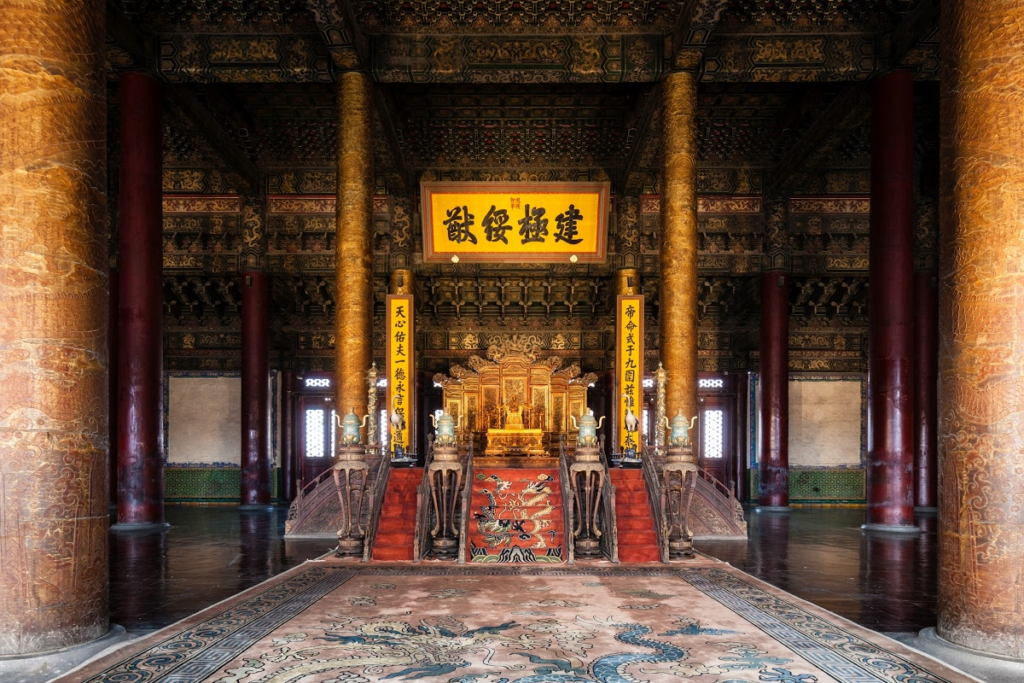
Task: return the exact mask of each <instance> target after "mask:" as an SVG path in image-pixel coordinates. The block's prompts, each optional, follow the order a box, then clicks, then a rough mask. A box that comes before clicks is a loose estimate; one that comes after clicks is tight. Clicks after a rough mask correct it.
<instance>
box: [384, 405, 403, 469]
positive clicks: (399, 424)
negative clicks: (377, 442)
mask: <svg viewBox="0 0 1024 683" xmlns="http://www.w3.org/2000/svg"><path fill="white" fill-rule="evenodd" d="M398 398H399V397H398V396H395V397H393V398H392V399H391V417H390V418H388V419H389V421H390V422H391V426H392V427H394V428H395V438H394V448H393V449H392V452H393V454H394V455H393V459H394V460H404V459H405V448H404V447H403V446H402V432H403V431H405V418H404V417H403V416H402V414H401V413H400V412H398V408H397V406H395V401H397V400H398Z"/></svg>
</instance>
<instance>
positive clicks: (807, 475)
mask: <svg viewBox="0 0 1024 683" xmlns="http://www.w3.org/2000/svg"><path fill="white" fill-rule="evenodd" d="M759 475H760V472H759V471H758V470H756V469H752V470H750V476H749V477H748V478H747V481H749V482H750V500H752V501H756V500H757V485H758V480H759V478H760V477H759ZM866 491H867V489H866V484H865V480H864V470H838V469H836V470H800V469H791V470H790V471H789V502H791V503H863V502H865V500H866V495H867V493H866Z"/></svg>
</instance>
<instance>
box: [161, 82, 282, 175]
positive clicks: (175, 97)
mask: <svg viewBox="0 0 1024 683" xmlns="http://www.w3.org/2000/svg"><path fill="white" fill-rule="evenodd" d="M164 100H165V101H166V102H167V103H168V104H170V105H172V106H173V107H175V108H176V109H178V111H180V112H181V113H182V115H183V116H184V117H185V119H186V120H187V121H189V122H191V123H192V125H193V126H195V129H196V131H197V132H198V133H199V134H200V135H202V136H203V137H205V138H206V140H207V141H208V142H209V143H210V145H212V146H213V149H214V151H216V152H217V153H218V154H219V155H220V156H221V158H222V159H223V160H224V162H225V163H226V164H227V165H228V166H229V167H230V168H231V169H232V170H234V171H235V172H236V173H238V175H240V176H241V177H242V180H244V181H245V183H246V184H247V185H249V189H250V191H251V192H253V193H256V194H260V193H262V191H263V188H262V187H261V185H260V173H259V169H258V168H257V167H256V164H255V163H253V161H252V160H251V159H250V158H249V155H248V154H246V153H245V151H244V150H242V148H241V147H239V146H238V143H236V142H235V139H234V138H233V137H231V134H230V133H228V131H227V130H226V129H225V128H224V127H223V126H222V125H221V124H220V122H219V121H217V119H216V118H215V117H214V116H213V114H211V113H210V111H209V110H208V109H207V108H206V106H205V105H204V104H203V103H202V102H201V101H200V100H199V98H198V97H197V96H196V94H195V93H194V92H192V91H191V90H189V88H188V86H185V85H180V84H174V83H167V84H165V85H164Z"/></svg>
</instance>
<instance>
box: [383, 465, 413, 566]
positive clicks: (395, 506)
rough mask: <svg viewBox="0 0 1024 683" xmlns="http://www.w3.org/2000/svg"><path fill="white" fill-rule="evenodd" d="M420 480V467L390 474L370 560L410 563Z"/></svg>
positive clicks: (394, 470)
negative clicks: (405, 561) (417, 489)
mask: <svg viewBox="0 0 1024 683" xmlns="http://www.w3.org/2000/svg"><path fill="white" fill-rule="evenodd" d="M422 480H423V468H422V467H408V468H405V467H401V468H395V469H393V470H391V476H389V477H388V489H387V491H385V492H384V505H383V506H382V507H381V510H380V520H379V522H378V524H377V537H376V539H375V540H374V543H373V555H372V557H373V559H375V560H412V546H413V539H414V536H415V534H414V530H413V523H414V520H415V519H416V487H417V486H419V484H420V482H421V481H422Z"/></svg>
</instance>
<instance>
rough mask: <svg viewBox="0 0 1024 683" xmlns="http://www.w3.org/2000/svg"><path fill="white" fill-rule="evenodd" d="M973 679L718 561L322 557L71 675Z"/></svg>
mask: <svg viewBox="0 0 1024 683" xmlns="http://www.w3.org/2000/svg"><path fill="white" fill-rule="evenodd" d="M384 680H395V681H410V680H420V681H445V682H450V683H471V682H474V683H475V682H479V683H554V682H556V681H558V682H575V681H588V682H592V681H598V682H600V683H626V682H630V683H639V682H644V681H650V682H652V683H656V682H660V681H671V680H692V681H695V683H711V682H712V681H716V682H718V683H869V682H870V683H878V682H882V683H941V682H944V681H947V682H949V683H966V682H967V681H971V680H973V679H970V678H968V677H966V676H964V675H962V674H959V673H957V672H955V671H953V670H951V669H949V668H947V667H945V666H943V665H942V664H940V663H938V662H936V661H934V660H931V659H929V658H927V657H925V656H924V655H920V654H918V653H916V652H914V651H912V650H909V649H907V648H905V647H903V646H902V645H900V644H898V643H896V642H894V641H891V640H889V639H887V638H885V637H883V636H880V635H878V634H876V633H873V632H871V631H868V630H866V629H863V628H861V627H858V626H856V625H854V624H852V623H850V622H848V621H845V620H843V619H841V618H840V617H837V616H835V615H832V614H830V613H828V612H826V611H824V610H821V609H818V608H816V607H814V606H812V605H810V604H808V603H806V602H804V601H802V600H799V599H797V598H795V597H792V596H790V595H788V594H786V593H783V592H781V591H778V590H776V589H774V588H771V587H769V586H767V585H766V584H763V583H761V582H759V581H757V580H756V579H753V578H752V577H750V576H748V575H746V574H744V573H742V572H740V571H738V570H735V569H733V568H731V567H729V566H728V565H726V564H723V563H718V562H714V561H710V560H696V561H693V562H689V563H685V564H676V565H671V566H659V567H613V566H607V567H604V566H601V567H583V568H580V567H565V566H564V565H562V566H557V567H555V566H548V567H530V566H509V565H487V566H469V567H465V568H460V567H456V566H438V565H422V566H410V565H402V566H382V565H376V566H374V565H369V566H368V565H357V564H353V563H343V562H340V561H332V560H328V561H314V562H309V563H306V564H304V565H302V566H301V567H298V568H296V569H294V570H291V571H290V572H287V573H285V574H283V575H281V576H279V577H277V578H275V579H273V580H271V581H268V582H266V583H264V584H261V585H260V586H257V587H255V588H253V589H250V590H249V591H246V592H245V593H242V594H240V595H238V596H236V597H235V598H233V599H231V600H229V601H227V602H224V603H221V604H219V605H215V606H213V607H211V608H209V609H207V610H204V611H203V612H200V613H199V614H196V615H195V616H193V617H191V618H189V619H187V620H184V621H182V622H179V623H178V624H175V625H173V626H171V627H169V628H167V629H164V630H163V631H159V632H157V633H154V634H153V635H151V636H148V637H146V638H143V639H141V640H138V641H134V642H132V643H129V644H128V645H126V646H124V647H122V648H120V649H118V650H116V651H114V652H113V653H110V654H108V655H106V656H105V657H103V658H102V659H100V660H98V661H95V662H93V663H90V664H87V665H85V666H84V667H83V668H80V669H79V670H77V671H75V672H72V673H70V674H67V675H66V676H65V677H63V678H61V679H59V681H61V683H71V682H72V681H74V682H76V683H77V682H79V681H88V682H89V683H99V682H100V681H118V682H121V681H130V682H132V683H151V682H156V681H160V682H161V683H169V682H173V683H199V682H200V681H203V682H211V683H313V682H318V683H364V682H369V681H384Z"/></svg>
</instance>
